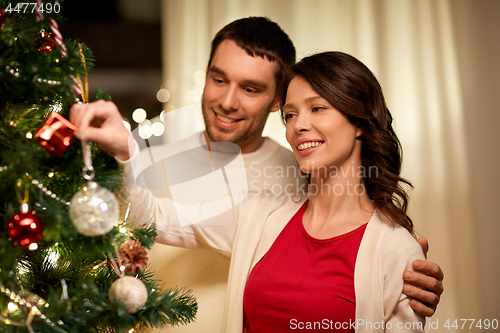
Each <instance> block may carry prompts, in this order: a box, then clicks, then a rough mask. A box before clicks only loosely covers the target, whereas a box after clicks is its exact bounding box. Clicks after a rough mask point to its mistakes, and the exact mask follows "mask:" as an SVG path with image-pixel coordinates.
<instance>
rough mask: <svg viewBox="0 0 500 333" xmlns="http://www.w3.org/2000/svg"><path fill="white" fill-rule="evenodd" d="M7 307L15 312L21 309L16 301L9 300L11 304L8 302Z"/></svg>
mask: <svg viewBox="0 0 500 333" xmlns="http://www.w3.org/2000/svg"><path fill="white" fill-rule="evenodd" d="M7 309H9V311H10V312H14V311H17V310H19V307H18V306H17V305H15V304H14V303H12V302H9V304H7Z"/></svg>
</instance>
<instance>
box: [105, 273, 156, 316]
mask: <svg viewBox="0 0 500 333" xmlns="http://www.w3.org/2000/svg"><path fill="white" fill-rule="evenodd" d="M109 300H110V301H112V302H114V301H117V302H119V303H121V304H123V306H124V307H125V311H126V312H127V313H129V314H134V313H136V312H137V311H139V308H140V307H141V306H144V304H146V302H147V301H148V289H147V288H146V285H145V284H144V282H142V281H141V280H139V279H136V278H134V277H132V276H123V277H121V278H119V279H118V280H116V281H115V282H113V284H112V285H111V287H110V288H109Z"/></svg>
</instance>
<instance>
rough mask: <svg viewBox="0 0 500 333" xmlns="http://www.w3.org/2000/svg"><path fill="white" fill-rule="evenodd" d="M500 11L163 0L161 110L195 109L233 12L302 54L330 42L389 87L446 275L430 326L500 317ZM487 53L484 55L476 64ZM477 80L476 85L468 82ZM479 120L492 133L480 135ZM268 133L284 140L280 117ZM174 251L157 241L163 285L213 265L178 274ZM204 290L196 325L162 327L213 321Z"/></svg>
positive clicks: (427, 231)
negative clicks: (285, 37) (214, 46)
mask: <svg viewBox="0 0 500 333" xmlns="http://www.w3.org/2000/svg"><path fill="white" fill-rule="evenodd" d="M494 13H496V17H495V14H494ZM498 13H500V2H499V1H495V0H490V1H488V0H455V1H454V0H323V1H322V0H253V1H241V0H184V1H181V0H163V2H162V15H163V42H164V44H163V50H164V55H163V59H164V71H163V74H164V81H165V83H164V86H165V87H166V88H167V89H169V90H171V94H172V97H171V99H170V100H169V102H168V103H167V105H166V109H167V110H172V109H175V108H179V107H183V106H186V105H190V104H196V105H197V107H198V109H199V105H198V104H199V96H200V94H201V89H202V87H203V73H204V71H205V68H206V65H207V61H208V55H209V50H210V41H211V39H212V37H213V36H214V34H215V33H216V32H217V31H218V30H219V29H220V28H222V27H223V26H224V25H225V24H227V23H229V22H230V21H232V20H234V19H237V18H241V17H246V16H267V17H269V18H271V19H272V20H273V21H276V22H277V23H278V24H279V25H280V26H281V27H282V28H283V29H284V30H285V31H286V32H287V33H288V34H289V35H290V37H291V39H292V40H293V42H294V44H295V46H296V49H297V55H298V58H299V59H300V58H301V57H303V56H305V55H308V54H311V53H315V52H319V51H325V50H340V51H344V52H347V53H350V54H352V55H354V56H356V57H357V58H358V59H360V60H361V61H363V62H364V63H365V64H366V65H367V66H368V67H369V68H371V69H372V71H373V72H374V73H375V75H376V76H377V77H378V79H379V81H380V82H381V85H382V87H383V89H384V92H385V96H386V98H387V103H388V106H389V109H390V110H391V112H392V113H393V116H394V118H395V127H396V131H397V133H398V135H399V137H400V139H401V142H402V145H403V150H404V170H403V173H404V176H405V177H406V178H408V179H410V180H411V181H412V182H413V184H414V187H415V188H414V190H413V191H412V192H411V196H412V200H411V207H410V210H411V216H412V217H413V219H414V221H415V225H416V230H417V233H418V234H419V235H421V236H425V237H426V238H427V239H428V240H429V242H430V253H429V259H430V260H431V261H434V262H437V263H439V265H440V266H441V267H442V269H443V271H444V272H445V275H446V279H445V289H446V290H445V293H444V294H443V297H442V300H441V303H440V306H439V308H438V311H437V313H436V315H435V316H434V317H432V318H431V319H430V322H431V323H434V325H436V324H438V326H437V327H439V329H438V330H434V331H436V332H440V331H442V332H448V331H449V330H448V329H446V328H444V324H445V323H446V321H447V320H448V319H449V320H450V324H452V323H453V321H454V320H455V319H465V318H468V319H472V318H473V319H476V320H478V319H490V320H491V319H494V318H495V317H494V316H497V317H498V314H499V313H500V301H499V300H500V287H499V286H498V282H497V281H498V278H497V276H498V275H499V274H500V269H499V265H498V264H499V260H498V259H499V253H500V245H499V244H500V242H498V241H497V240H496V238H497V237H498V235H499V234H500V228H499V226H498V221H499V219H500V216H499V213H498V209H495V208H496V207H495V206H498V198H499V197H500V193H499V188H500V181H499V175H498V171H497V167H496V165H498V164H496V165H495V164H493V163H495V162H497V163H498V162H500V158H499V149H498V147H497V146H496V144H497V143H498V142H499V141H500V135H499V134H498V133H499V131H498V130H497V128H498V125H500V121H499V120H500V118H499V112H498V111H499V110H498V107H497V105H499V104H500V103H499V102H500V101H499V96H500V90H499V87H500V84H498V79H496V77H499V76H500V70H499V68H500V66H499V65H498V59H500V58H499V57H498V55H500V53H499V52H498V51H499V42H498V41H499V40H500V36H499V31H500V25H499V23H498V22H499V21H500V20H498V19H499V17H498ZM484 17H486V19H481V18H484ZM488 18H489V19H488ZM474 33H478V34H480V35H474ZM492 42H493V43H492ZM492 45H493V46H492ZM472 47H473V49H472V50H471V48H472ZM491 52H496V55H497V56H496V57H495V56H494V55H493V54H495V53H493V54H491ZM483 56H485V57H487V59H489V60H490V61H489V62H486V63H484V62H482V61H481V60H482V59H483V58H482V57H483ZM495 61H496V62H495ZM492 66H493V67H492ZM200 73H201V74H200ZM490 73H493V74H495V73H496V77H495V76H493V77H491V76H490V75H489V74H490ZM200 78H201V80H200ZM483 79H486V81H482V82H483V83H484V85H482V86H471V85H470V80H476V81H480V80H483ZM488 80H489V81H488ZM464 88H467V91H464ZM495 91H496V93H495ZM479 99H480V101H479ZM477 105H479V106H481V110H479V111H478V110H477V109H476V108H475V107H474V106H477ZM476 115H478V116H479V118H480V120H479V121H478V120H477V119H476ZM200 119H201V115H199V116H198V119H197V120H196V121H194V120H193V116H192V115H190V116H183V115H182V114H177V115H176V116H175V118H174V117H172V118H171V119H169V121H167V124H166V127H167V129H166V132H167V134H166V136H165V140H166V141H172V140H176V139H178V138H180V137H186V136H187V135H188V134H189V133H193V132H194V131H196V130H198V129H200ZM471 120H472V121H471ZM482 126H487V128H489V129H490V130H491V133H490V132H489V131H488V134H485V133H483V132H484V130H483V128H482ZM264 134H265V135H267V136H270V137H272V138H274V139H275V140H277V141H279V142H280V143H282V144H283V145H284V146H286V145H287V143H286V141H285V140H284V128H283V126H282V125H281V122H280V120H279V117H278V115H277V114H273V115H272V117H271V118H270V119H269V121H268V124H267V126H266V129H265V130H264ZM485 145H487V147H488V148H485V147H484V146H485ZM495 171H496V172H495ZM491 182H493V186H492V185H491V184H492V183H491ZM495 185H496V186H495ZM175 251H178V250H172V249H171V248H167V247H162V248H161V249H160V248H159V247H157V248H156V249H155V250H153V253H152V258H153V259H152V260H153V268H154V269H156V270H157V271H158V270H159V272H158V275H157V276H158V277H161V278H164V281H166V283H174V282H175V283H176V284H178V285H180V286H182V285H186V284H185V283H183V282H188V283H190V282H192V281H193V275H198V276H199V277H202V276H203V274H207V270H208V271H209V270H210V268H207V267H203V264H202V261H203V259H201V260H200V263H199V264H200V265H201V267H202V270H204V271H202V272H199V271H197V270H196V269H190V270H188V271H185V270H183V271H182V272H183V273H182V274H184V275H183V276H179V274H178V273H179V268H178V267H180V266H176V265H179V264H183V263H182V259H181V258H182V257H176V256H181V255H182V253H183V252H175ZM205 255H206V254H205V253H202V254H200V256H202V258H203V256H205ZM217 260H219V262H218V264H217V265H219V266H217V265H215V266H211V267H215V268H214V269H215V270H216V272H210V273H214V274H215V275H214V276H217V274H219V275H218V276H219V277H220V279H219V278H214V281H215V283H216V285H217V286H218V287H216V288H219V290H218V291H217V292H219V293H217V292H214V293H213V295H214V296H213V297H214V298H217V300H216V301H218V302H223V297H221V296H220V290H222V289H223V288H224V284H223V276H224V274H227V262H226V261H225V259H223V258H219V259H217ZM179 262H180V263H179ZM217 267H220V269H219V268H217ZM218 269H219V272H217V270H218ZM172 276H173V277H172ZM176 279H177V280H176ZM183 279H184V280H183ZM196 288H203V286H201V287H200V283H194V289H195V294H196V291H197V290H196ZM200 290H201V289H200ZM211 295H212V294H211V292H210V289H207V290H202V291H201V299H200V315H199V323H198V324H195V325H190V326H187V327H182V328H177V329H173V330H172V329H163V330H162V331H165V332H167V331H168V332H170V331H179V332H180V331H182V332H201V331H200V329H202V328H201V327H203V326H201V325H203V323H207V325H217V322H218V321H220V318H219V317H220V315H219V314H217V313H212V312H211V311H212V309H210V308H205V307H204V306H203V302H204V301H205V300H206V299H209V298H211ZM497 319H500V318H497ZM436 321H438V322H437V323H436ZM207 327H208V326H207ZM433 328H436V326H434V327H433ZM202 331H208V330H203V329H202Z"/></svg>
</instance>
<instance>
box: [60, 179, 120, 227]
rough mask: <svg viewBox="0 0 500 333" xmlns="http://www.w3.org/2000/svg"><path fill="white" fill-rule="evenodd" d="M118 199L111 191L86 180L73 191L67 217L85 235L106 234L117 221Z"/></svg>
mask: <svg viewBox="0 0 500 333" xmlns="http://www.w3.org/2000/svg"><path fill="white" fill-rule="evenodd" d="M119 214H120V211H119V206H118V201H117V200H116V197H115V195H114V194H113V193H111V192H110V191H108V190H107V189H105V188H104V187H101V186H99V184H97V183H96V182H88V183H87V184H85V186H84V187H83V188H82V189H81V190H79V191H78V192H76V193H75V195H74V196H73V198H72V199H71V203H70V206H69V217H70V219H71V222H72V223H73V225H74V226H75V228H76V230H78V232H80V233H81V234H83V235H85V236H100V235H104V234H107V233H108V232H109V231H110V230H111V229H113V227H114V226H115V224H116V222H117V221H118V216H119Z"/></svg>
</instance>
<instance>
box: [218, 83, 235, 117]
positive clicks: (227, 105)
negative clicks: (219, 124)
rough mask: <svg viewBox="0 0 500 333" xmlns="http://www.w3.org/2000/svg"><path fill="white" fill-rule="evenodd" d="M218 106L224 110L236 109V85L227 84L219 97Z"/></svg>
mask: <svg viewBox="0 0 500 333" xmlns="http://www.w3.org/2000/svg"><path fill="white" fill-rule="evenodd" d="M220 106H221V107H222V108H223V109H224V110H226V111H236V110H237V109H238V107H239V97H238V87H236V86H233V85H228V86H227V88H226V89H225V90H224V92H223V94H222V96H221V97H220Z"/></svg>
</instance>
